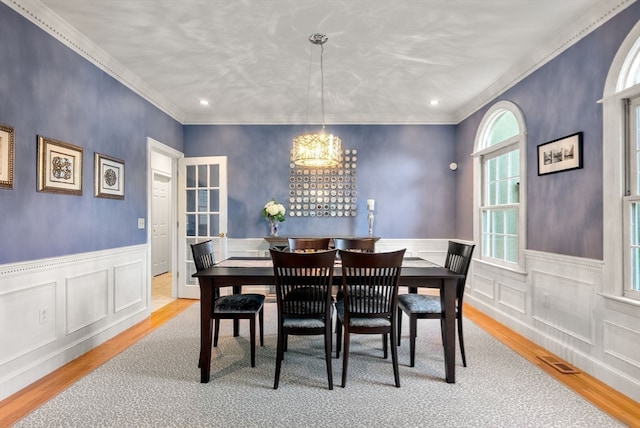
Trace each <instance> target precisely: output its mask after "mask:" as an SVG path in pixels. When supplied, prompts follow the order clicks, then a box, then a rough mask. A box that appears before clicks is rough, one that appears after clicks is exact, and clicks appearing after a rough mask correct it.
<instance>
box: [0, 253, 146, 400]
mask: <svg viewBox="0 0 640 428" xmlns="http://www.w3.org/2000/svg"><path fill="white" fill-rule="evenodd" d="M147 254H148V248H147V246H146V245H140V246H133V247H126V248H117V249H111V250H105V251H99V252H92V253H86V254H77V255H72V256H67V257H59V258H52V259H46V260H35V261H30V262H25V263H16V264H10V265H2V266H0V337H1V338H2V344H1V345H2V346H0V400H2V399H4V398H6V397H8V396H9V395H11V394H13V393H15V392H16V391H18V390H20V389H22V388H24V387H25V386H27V385H29V384H31V383H32V382H34V381H36V380H38V379H40V378H41V377H43V376H45V375H46V374H48V373H50V372H52V371H53V370H55V369H57V368H58V367H61V366H62V365H64V364H66V363H68V362H69V361H71V360H73V359H74V358H76V357H78V356H79V355H82V354H84V353H85V352H87V351H89V350H91V349H92V348H94V347H96V346H97V345H99V344H101V343H103V342H105V341H106V340H108V339H110V338H111V337H113V336H115V335H116V334H118V333H120V332H122V331H124V330H126V329H127V328H129V327H131V326H132V325H134V324H136V323H137V322H139V321H141V320H143V319H144V318H146V317H148V316H149V313H150V309H149V301H150V297H149V290H150V283H149V282H150V278H149V273H148V255H147Z"/></svg>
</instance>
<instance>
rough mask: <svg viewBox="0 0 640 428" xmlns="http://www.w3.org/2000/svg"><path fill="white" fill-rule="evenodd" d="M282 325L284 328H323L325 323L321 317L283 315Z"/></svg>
mask: <svg viewBox="0 0 640 428" xmlns="http://www.w3.org/2000/svg"><path fill="white" fill-rule="evenodd" d="M282 326H283V327H285V328H323V327H324V326H325V324H324V320H323V319H322V318H296V317H284V319H283V320H282Z"/></svg>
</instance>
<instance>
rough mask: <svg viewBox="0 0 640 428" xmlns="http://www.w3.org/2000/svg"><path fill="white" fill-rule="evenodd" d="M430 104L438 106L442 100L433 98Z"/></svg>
mask: <svg viewBox="0 0 640 428" xmlns="http://www.w3.org/2000/svg"><path fill="white" fill-rule="evenodd" d="M429 104H430V105H432V106H437V105H438V104H440V101H438V100H431V101H429Z"/></svg>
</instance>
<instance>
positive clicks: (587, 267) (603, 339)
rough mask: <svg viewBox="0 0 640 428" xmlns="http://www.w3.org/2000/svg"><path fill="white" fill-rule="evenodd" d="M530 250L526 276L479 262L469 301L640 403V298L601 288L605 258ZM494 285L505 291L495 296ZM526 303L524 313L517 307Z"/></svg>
mask: <svg viewBox="0 0 640 428" xmlns="http://www.w3.org/2000/svg"><path fill="white" fill-rule="evenodd" d="M524 254H525V263H524V266H525V267H526V271H525V272H523V273H522V274H516V273H514V272H513V271H509V270H507V269H505V270H504V272H501V271H500V267H498V266H493V265H488V264H486V263H475V264H474V266H473V268H474V274H473V276H471V277H470V281H471V283H469V279H468V283H467V289H468V290H469V292H468V293H467V295H466V297H465V302H466V303H467V304H469V305H471V306H473V307H475V308H477V309H478V310H480V311H482V312H484V313H485V314H487V315H489V316H490V317H492V318H494V319H496V320H497V321H498V322H501V323H502V324H504V325H505V326H507V327H509V328H511V329H513V330H514V331H516V332H517V333H519V334H521V335H523V336H525V337H526V338H528V339H529V340H531V341H533V342H535V343H536V344H538V345H539V346H541V347H543V348H545V349H547V350H548V351H549V352H551V353H554V354H555V355H558V356H559V357H560V358H562V359H564V360H566V361H567V362H569V363H570V364H572V365H574V366H576V367H577V368H579V369H580V370H583V371H584V372H586V373H589V374H590V375H591V376H594V377H595V378H597V379H599V380H600V381H602V382H604V383H606V384H608V385H610V386H611V387H613V388H615V389H616V390H618V391H620V392H621V393H623V394H625V395H627V396H629V397H631V398H632V399H634V400H637V401H640V389H639V388H638V385H640V358H639V357H638V355H640V314H639V313H638V311H637V309H638V307H639V306H638V305H637V302H630V301H628V300H629V299H624V298H620V297H613V296H607V295H603V294H602V293H601V292H600V291H599V290H602V289H603V287H602V281H603V275H604V273H603V272H604V270H605V269H604V268H605V266H604V263H603V262H602V261H600V260H593V259H583V258H579V257H573V256H566V255H561V254H550V253H544V252H539V251H531V250H526V251H525V252H524ZM493 287H497V292H498V295H497V298H494V299H492V298H490V297H491V290H492V289H493ZM511 293H515V294H516V295H517V294H518V293H521V297H520V298H519V299H516V302H518V304H515V305H513V304H511V303H512V302H511V299H512V298H515V295H511ZM522 302H524V308H525V311H524V312H523V311H521V310H518V307H519V303H522ZM505 303H506V304H505ZM514 306H515V308H514Z"/></svg>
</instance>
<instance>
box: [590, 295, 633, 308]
mask: <svg viewBox="0 0 640 428" xmlns="http://www.w3.org/2000/svg"><path fill="white" fill-rule="evenodd" d="M598 296H602V297H604V298H605V299H607V300H611V301H614V302H616V303H623V304H625V305H630V306H635V307H637V308H640V300H636V299H632V298H630V297H625V296H618V295H615V294H607V293H598Z"/></svg>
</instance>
